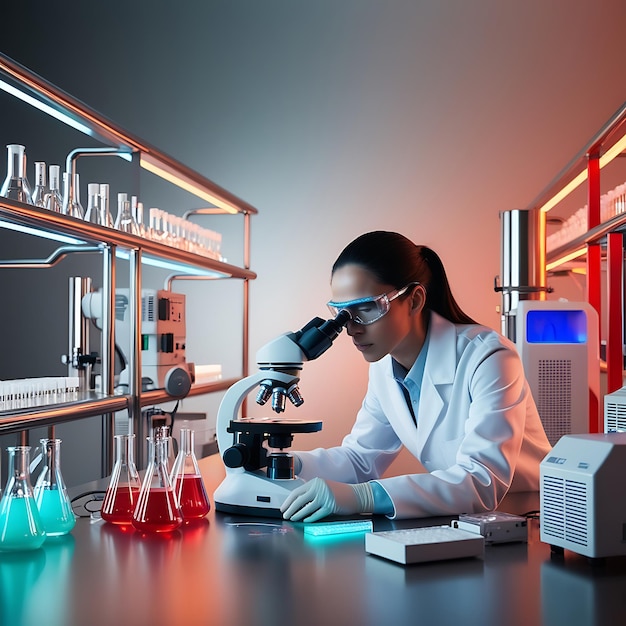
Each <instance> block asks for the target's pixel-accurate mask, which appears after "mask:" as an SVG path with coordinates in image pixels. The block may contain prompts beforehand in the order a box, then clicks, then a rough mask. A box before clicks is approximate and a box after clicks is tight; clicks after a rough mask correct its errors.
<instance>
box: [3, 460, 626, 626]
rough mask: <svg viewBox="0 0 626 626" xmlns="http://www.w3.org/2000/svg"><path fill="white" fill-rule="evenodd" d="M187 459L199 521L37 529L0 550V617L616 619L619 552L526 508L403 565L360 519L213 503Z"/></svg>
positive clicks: (75, 620)
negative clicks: (562, 538) (512, 531)
mask: <svg viewBox="0 0 626 626" xmlns="http://www.w3.org/2000/svg"><path fill="white" fill-rule="evenodd" d="M200 465H201V471H202V474H203V477H204V480H205V484H206V487H207V491H208V493H209V495H210V496H211V504H212V510H211V512H210V513H209V515H208V516H207V518H206V519H204V520H202V522H201V523H197V524H193V525H187V526H185V527H183V528H182V529H180V530H177V531H175V532H174V533H172V534H170V535H168V536H160V535H154V536H150V535H142V534H140V533H138V532H136V531H134V530H133V529H132V528H122V527H117V526H113V525H110V524H107V523H105V522H102V521H101V520H99V521H93V520H90V519H89V518H81V519H79V520H78V521H77V524H76V526H75V528H74V530H73V531H72V533H71V534H70V535H68V536H66V537H64V538H58V539H56V540H55V539H52V538H50V539H48V540H46V542H45V543H44V546H43V547H42V548H41V549H39V550H37V551H35V552H31V553H22V554H9V553H2V554H0V624H2V625H3V626H4V625H7V626H8V625H12V626H22V625H23V626H31V625H32V626H42V625H45V626H56V625H59V626H74V625H76V626H98V625H101V624H102V625H114V624H115V625H117V624H119V625H123V626H135V625H144V624H145V625H156V626H161V625H169V624H172V625H176V626H178V625H181V624H184V625H191V626H193V625H196V624H198V625H202V624H204V625H216V626H218V625H219V626H256V625H263V626H270V625H272V626H274V625H276V626H278V625H281V624H284V625H288V624H289V625H297V626H300V625H302V626H308V625H309V624H310V625H314V624H319V625H324V626H327V625H338V626H351V625H355V626H357V625H358V626H368V625H372V626H374V625H376V626H378V625H381V624H395V625H398V624H411V625H413V624H436V625H437V626H446V625H448V624H450V625H453V624H454V625H455V626H458V625H464V626H466V625H468V624H469V625H473V624H480V625H481V626H488V625H494V626H503V625H505V624H506V625H507V626H513V625H518V624H519V625H520V626H522V625H523V626H529V625H540V624H546V625H547V624H554V625H555V626H556V625H558V626H561V625H563V624H567V625H568V626H577V625H578V624H581V625H586V624H595V625H597V624H617V623H624V621H625V620H626V593H624V592H625V590H626V559H624V558H622V557H615V558H613V559H607V560H605V562H603V563H601V564H597V563H592V562H590V561H589V560H588V559H586V558H584V557H581V556H580V555H577V554H574V553H570V552H567V551H566V553H565V555H564V556H561V557H557V556H555V555H552V554H551V552H550V547H549V546H548V545H546V544H544V543H542V542H541V541H540V539H539V528H538V523H537V521H536V520H532V521H531V522H530V524H529V540H528V543H510V544H501V545H494V546H487V547H486V548H485V554H484V557H483V558H469V559H460V560H453V561H440V562H433V563H426V564H419V565H411V566H402V565H398V564H395V563H393V562H390V561H386V560H384V559H381V558H378V557H375V556H372V555H367V554H366V553H365V550H364V534H362V533H358V534H354V535H353V536H350V535H344V536H340V537H325V538H324V537H322V538H315V537H312V538H311V537H309V536H308V535H305V534H304V533H303V529H302V525H300V524H292V523H289V522H283V521H282V520H280V519H262V518H252V517H243V516H232V515H227V514H223V513H220V512H217V513H216V512H215V511H214V510H213V500H212V494H213V490H214V489H215V487H216V486H217V485H218V484H219V482H220V481H221V479H222V477H223V475H224V468H223V465H222V463H221V460H220V458H219V457H218V456H216V455H215V456H212V457H207V458H206V459H202V460H201V461H200ZM535 495H536V494H535ZM524 506H527V504H526V503H524ZM513 508H514V507H513ZM502 510H508V512H512V513H520V512H521V511H520V510H512V509H502ZM441 523H449V519H448V520H442V519H441V518H430V519H426V520H408V521H406V520H405V521H404V522H391V521H390V520H387V519H385V518H382V519H380V518H375V519H374V528H375V530H390V529H393V528H400V527H412V526H430V525H438V524H441Z"/></svg>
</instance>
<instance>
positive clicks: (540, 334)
mask: <svg viewBox="0 0 626 626" xmlns="http://www.w3.org/2000/svg"><path fill="white" fill-rule="evenodd" d="M526 341H527V342H528V343H586V342H587V315H586V314H585V312H584V311H567V310H552V311H549V310H545V311H528V313H527V314H526Z"/></svg>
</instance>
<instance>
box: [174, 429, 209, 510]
mask: <svg viewBox="0 0 626 626" xmlns="http://www.w3.org/2000/svg"><path fill="white" fill-rule="evenodd" d="M194 436H195V433H194V431H193V430H191V429H190V428H181V429H180V447H179V450H178V455H177V456H176V460H175V461H174V467H173V468H172V486H173V488H174V493H175V494H176V497H177V498H178V504H179V506H180V510H181V513H182V514H183V520H193V519H201V518H203V517H204V516H205V515H206V514H207V513H208V512H209V510H210V508H211V505H210V503H209V498H208V497H207V493H206V489H205V487H204V481H203V480H202V476H201V474H200V468H199V467H198V460H197V459H196V455H195V452H194Z"/></svg>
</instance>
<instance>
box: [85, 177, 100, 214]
mask: <svg viewBox="0 0 626 626" xmlns="http://www.w3.org/2000/svg"><path fill="white" fill-rule="evenodd" d="M100 202H101V198H100V185H98V183H89V184H88V185H87V212H86V213H85V221H86V222H91V223H92V224H101V219H102V213H101V211H100Z"/></svg>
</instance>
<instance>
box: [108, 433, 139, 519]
mask: <svg viewBox="0 0 626 626" xmlns="http://www.w3.org/2000/svg"><path fill="white" fill-rule="evenodd" d="M114 439H115V463H114V464H113V471H112V472H111V479H110V481H109V486H108V487H107V490H106V493H105V494H104V502H103V503H102V510H101V512H100V514H101V515H102V519H103V520H105V521H107V522H111V523H112V524H131V523H132V521H133V511H134V510H135V505H136V504H137V498H138V497H139V490H140V489H141V481H140V479H139V473H138V472H137V467H136V466H135V460H134V449H135V435H132V434H131V435H115V437H114Z"/></svg>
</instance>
